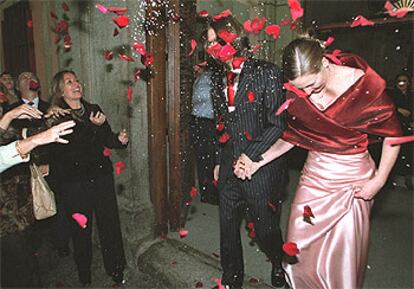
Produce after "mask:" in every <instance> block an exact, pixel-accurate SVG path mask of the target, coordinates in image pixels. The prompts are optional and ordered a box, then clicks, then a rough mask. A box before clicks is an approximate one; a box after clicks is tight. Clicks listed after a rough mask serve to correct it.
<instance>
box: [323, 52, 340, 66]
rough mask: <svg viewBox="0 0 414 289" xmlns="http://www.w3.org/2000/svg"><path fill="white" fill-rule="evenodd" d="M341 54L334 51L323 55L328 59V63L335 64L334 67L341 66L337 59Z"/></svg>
mask: <svg viewBox="0 0 414 289" xmlns="http://www.w3.org/2000/svg"><path fill="white" fill-rule="evenodd" d="M340 53H341V50H338V49H335V50H334V51H333V52H332V54H328V53H326V54H324V56H325V57H326V58H328V59H329V60H330V61H332V62H333V63H335V64H336V65H342V63H341V60H340V59H339V58H338V57H337V55H339V54H340Z"/></svg>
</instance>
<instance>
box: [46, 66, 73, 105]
mask: <svg viewBox="0 0 414 289" xmlns="http://www.w3.org/2000/svg"><path fill="white" fill-rule="evenodd" d="M66 73H70V74H73V75H75V76H76V73H75V72H73V71H71V70H61V71H59V72H58V73H56V74H55V76H53V79H52V83H51V85H50V97H51V103H52V105H55V106H60V105H61V103H62V97H63V87H64V86H65V83H64V76H65V74H66Z"/></svg>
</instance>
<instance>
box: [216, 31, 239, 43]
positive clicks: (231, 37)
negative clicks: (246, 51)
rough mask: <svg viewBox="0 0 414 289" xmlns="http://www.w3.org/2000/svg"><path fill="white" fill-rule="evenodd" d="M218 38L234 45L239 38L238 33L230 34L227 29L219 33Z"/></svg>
mask: <svg viewBox="0 0 414 289" xmlns="http://www.w3.org/2000/svg"><path fill="white" fill-rule="evenodd" d="M218 37H220V38H221V39H223V40H224V41H225V42H226V43H232V42H233V41H234V40H235V39H236V38H237V37H238V36H237V34H236V33H231V32H228V31H227V30H226V29H221V30H220V31H219V32H218Z"/></svg>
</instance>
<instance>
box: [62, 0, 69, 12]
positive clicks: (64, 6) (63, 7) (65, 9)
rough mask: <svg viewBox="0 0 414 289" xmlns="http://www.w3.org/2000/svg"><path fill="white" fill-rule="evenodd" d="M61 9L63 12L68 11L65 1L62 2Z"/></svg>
mask: <svg viewBox="0 0 414 289" xmlns="http://www.w3.org/2000/svg"><path fill="white" fill-rule="evenodd" d="M62 9H63V11H65V12H68V11H69V6H68V4H66V2H62Z"/></svg>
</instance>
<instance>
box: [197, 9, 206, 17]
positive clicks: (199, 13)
mask: <svg viewBox="0 0 414 289" xmlns="http://www.w3.org/2000/svg"><path fill="white" fill-rule="evenodd" d="M198 16H200V17H207V16H208V11H207V10H201V11H200V12H198Z"/></svg>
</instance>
